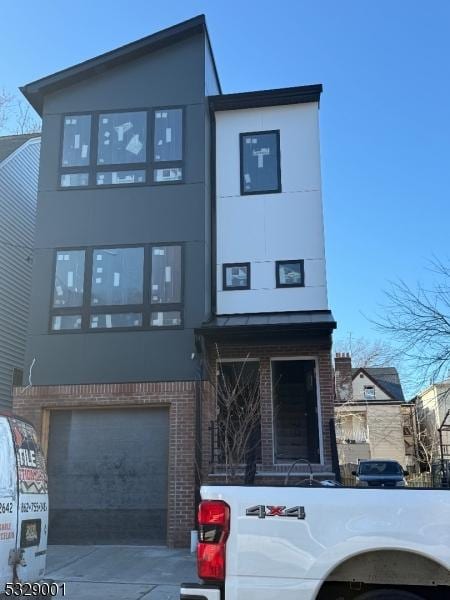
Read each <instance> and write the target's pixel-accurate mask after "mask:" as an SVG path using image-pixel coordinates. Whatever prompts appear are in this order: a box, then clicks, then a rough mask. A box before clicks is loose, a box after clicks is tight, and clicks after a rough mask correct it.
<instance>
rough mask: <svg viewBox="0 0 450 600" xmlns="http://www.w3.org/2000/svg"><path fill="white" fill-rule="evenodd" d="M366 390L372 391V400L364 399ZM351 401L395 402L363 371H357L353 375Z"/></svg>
mask: <svg viewBox="0 0 450 600" xmlns="http://www.w3.org/2000/svg"><path fill="white" fill-rule="evenodd" d="M366 388H373V389H374V393H375V397H374V398H369V397H366V395H365V389H366ZM353 400H354V401H355V402H365V401H367V402H397V400H396V399H395V398H394V397H393V396H392V395H391V394H389V393H388V392H387V390H386V389H384V387H383V386H381V385H380V384H379V383H378V382H377V381H376V380H375V378H373V377H371V376H370V375H369V373H367V371H366V370H365V369H358V370H357V372H356V373H355V374H354V375H353Z"/></svg>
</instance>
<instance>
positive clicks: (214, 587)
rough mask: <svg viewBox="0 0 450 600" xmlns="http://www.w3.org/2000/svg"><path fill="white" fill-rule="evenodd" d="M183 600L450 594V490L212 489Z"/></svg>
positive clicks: (202, 509) (206, 493)
mask: <svg viewBox="0 0 450 600" xmlns="http://www.w3.org/2000/svg"><path fill="white" fill-rule="evenodd" d="M201 498H202V502H201V504H200V506H199V513H198V522H199V543H198V546H197V567H198V575H199V578H200V579H201V580H202V581H203V583H201V584H199V583H192V584H188V583H186V584H182V586H181V599H182V600H313V599H314V600H348V599H356V598H357V599H358V600H366V599H367V600H369V599H370V600H375V599H377V600H381V599H382V600H394V599H395V600H400V599H404V600H408V599H410V600H414V599H415V600H418V599H420V600H422V599H427V600H428V599H433V600H434V599H444V598H445V599H447V600H448V599H449V598H450V571H449V569H450V490H438V489H436V490H429V489H423V490H419V489H408V488H392V489H387V488H386V489H377V488H345V487H329V488H325V487H295V486H284V487H283V486H279V487H274V486H271V487H255V486H232V485H230V486H229V485H206V486H203V487H202V489H201Z"/></svg>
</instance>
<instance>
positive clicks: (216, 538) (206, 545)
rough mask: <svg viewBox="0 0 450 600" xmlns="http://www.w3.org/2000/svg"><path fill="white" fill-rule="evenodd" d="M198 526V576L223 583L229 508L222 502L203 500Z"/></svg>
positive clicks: (228, 528) (199, 510) (199, 511)
mask: <svg viewBox="0 0 450 600" xmlns="http://www.w3.org/2000/svg"><path fill="white" fill-rule="evenodd" d="M198 526H199V542H198V545H197V570H198V576H199V577H200V579H206V580H209V581H224V580H225V545H226V541H227V538H228V533H229V531H230V507H229V506H228V504H227V503H226V502H223V501H222V500H204V501H203V502H201V503H200V506H199V509H198Z"/></svg>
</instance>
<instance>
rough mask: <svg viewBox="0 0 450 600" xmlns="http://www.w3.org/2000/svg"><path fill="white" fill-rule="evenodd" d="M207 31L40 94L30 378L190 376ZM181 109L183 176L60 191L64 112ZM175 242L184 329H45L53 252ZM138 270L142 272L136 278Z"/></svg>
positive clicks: (206, 271)
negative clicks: (179, 253)
mask: <svg viewBox="0 0 450 600" xmlns="http://www.w3.org/2000/svg"><path fill="white" fill-rule="evenodd" d="M211 62H212V61H211V58H210V56H209V46H208V43H207V40H206V34H205V32H203V31H200V32H193V33H192V34H191V35H186V36H185V37H184V38H183V39H180V40H176V41H174V42H172V43H168V44H166V45H163V46H161V47H159V48H157V49H152V50H151V51H149V52H148V53H141V55H140V56H139V57H137V58H133V59H130V60H127V61H124V62H119V63H118V64H115V65H114V66H110V67H108V68H107V69H103V70H102V71H101V72H100V73H98V74H95V75H90V76H88V77H86V78H84V79H83V78H80V80H79V81H77V82H76V83H72V84H71V85H70V86H68V87H67V86H62V87H60V88H59V89H58V90H54V91H51V92H49V93H45V95H44V98H43V105H42V113H43V114H42V116H43V128H42V145H43V152H42V155H41V164H40V178H39V191H38V210H37V223H36V237H35V253H34V264H33V282H32V301H31V318H30V331H29V340H28V347H27V355H26V364H27V365H31V363H32V361H33V360H34V361H35V362H34V367H33V372H32V383H33V385H57V384H88V383H121V382H141V381H182V380H183V381H188V380H194V379H196V378H197V372H198V365H197V364H196V361H195V360H192V354H193V353H194V352H195V346H194V329H195V328H196V327H199V326H200V325H201V323H202V322H204V321H205V319H207V318H208V317H209V315H210V309H211V307H210V300H211V277H210V272H211V268H210V254H211V248H210V210H209V203H210V182H209V178H210V175H209V151H208V148H207V144H206V140H207V139H208V138H209V131H208V128H209V112H208V104H207V98H206V96H205V93H206V89H207V88H208V91H209V93H217V92H218V83H217V80H215V77H214V69H213V68H212V66H211ZM180 106H181V107H183V108H184V124H183V127H184V129H183V133H184V157H183V159H184V165H183V169H184V178H183V182H182V183H181V182H180V183H176V184H173V183H170V184H167V185H165V184H159V185H158V184H149V185H143V186H134V187H133V186H126V187H125V186H118V187H117V188H113V187H108V188H103V189H102V188H99V187H96V188H95V187H86V188H85V189H60V187H59V178H60V171H59V167H60V146H61V140H62V128H63V122H64V121H63V119H64V115H74V114H80V113H84V112H87V113H93V112H95V111H100V112H102V113H108V112H114V111H116V110H120V111H123V110H129V111H134V110H140V109H145V110H150V109H153V108H157V107H166V108H170V107H180ZM151 243H152V244H153V243H158V244H160V243H161V244H162V243H180V244H182V246H183V248H184V269H183V284H184V294H183V312H184V319H183V328H180V329H173V330H171V329H163V330H160V331H159V330H139V329H136V330H135V331H117V330H116V331H104V332H100V331H95V330H92V331H85V332H82V331H74V332H63V331H58V332H52V331H50V326H49V324H50V320H49V315H50V309H51V304H52V294H53V275H54V265H55V262H54V261H55V252H56V250H57V249H59V250H61V249H69V248H80V247H82V248H98V247H102V246H110V247H112V248H115V247H119V246H127V245H139V244H143V245H144V244H151ZM144 277H145V274H144Z"/></svg>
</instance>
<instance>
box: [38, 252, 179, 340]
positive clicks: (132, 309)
mask: <svg viewBox="0 0 450 600" xmlns="http://www.w3.org/2000/svg"><path fill="white" fill-rule="evenodd" d="M162 246H180V248H181V294H180V296H181V301H180V302H179V303H176V304H174V303H166V304H164V303H151V279H152V260H151V259H152V249H153V248H155V247H156V248H159V247H162ZM185 246H186V245H185V242H159V243H155V242H152V243H150V244H106V245H105V244H98V245H95V246H87V247H86V246H84V247H80V246H76V247H74V246H71V247H67V248H55V249H54V251H53V273H52V280H51V290H52V291H51V294H50V310H49V321H48V332H49V333H50V334H52V335H61V334H66V333H70V334H76V333H96V332H106V331H115V332H118V331H160V330H166V329H167V330H174V329H184V294H185V256H186V251H185ZM116 248H118V249H120V248H122V249H126V248H143V250H144V263H143V302H142V304H113V305H110V304H107V305H100V304H94V305H91V289H92V263H93V256H94V250H107V249H116ZM80 250H83V251H84V253H85V254H84V281H83V303H82V305H81V306H70V307H61V306H58V307H54V306H53V300H54V293H55V276H56V257H57V255H58V252H71V251H80ZM169 311H179V312H180V316H181V324H180V325H173V326H168V325H164V326H157V325H151V323H150V315H151V313H152V312H169ZM119 313H141V314H142V325H141V326H140V327H139V326H136V327H94V328H91V327H90V318H91V316H92V315H95V314H119ZM64 315H67V316H69V315H81V327H80V328H79V329H52V321H53V317H56V316H64Z"/></svg>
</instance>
